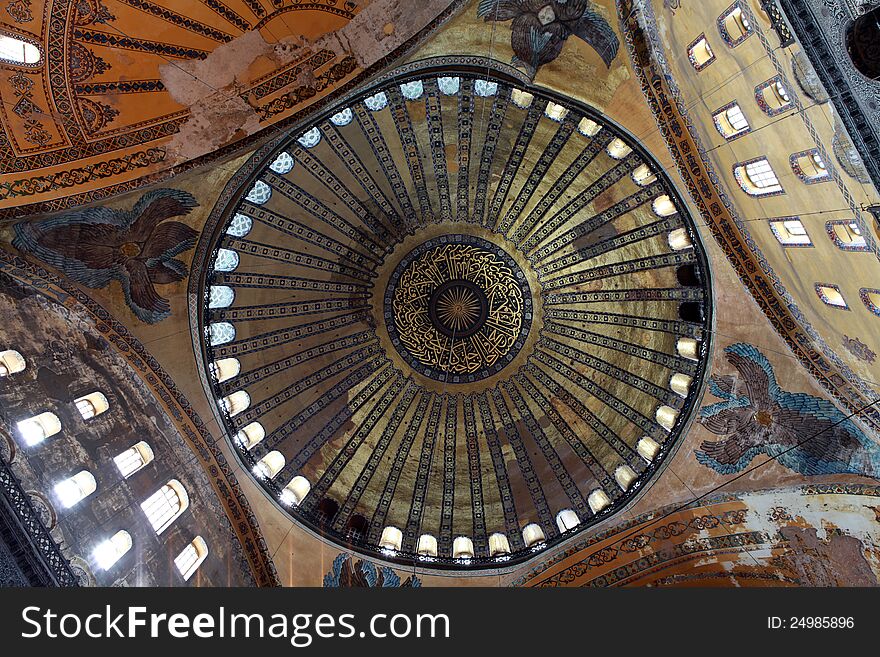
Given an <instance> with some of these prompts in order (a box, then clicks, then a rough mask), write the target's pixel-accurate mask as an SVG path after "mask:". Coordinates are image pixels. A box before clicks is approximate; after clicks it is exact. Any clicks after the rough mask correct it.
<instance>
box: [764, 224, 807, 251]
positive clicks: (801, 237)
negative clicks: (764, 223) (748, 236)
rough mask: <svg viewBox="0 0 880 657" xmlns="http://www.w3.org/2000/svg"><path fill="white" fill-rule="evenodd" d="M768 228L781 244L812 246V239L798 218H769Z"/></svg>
mask: <svg viewBox="0 0 880 657" xmlns="http://www.w3.org/2000/svg"><path fill="white" fill-rule="evenodd" d="M770 230H771V231H773V235H774V236H775V237H776V239H777V240H778V241H779V243H780V244H782V245H783V246H813V241H812V240H811V239H810V236H809V235H808V234H807V229H806V228H804V225H803V223H801V220H800V219H796V218H794V217H782V218H780V219H771V220H770Z"/></svg>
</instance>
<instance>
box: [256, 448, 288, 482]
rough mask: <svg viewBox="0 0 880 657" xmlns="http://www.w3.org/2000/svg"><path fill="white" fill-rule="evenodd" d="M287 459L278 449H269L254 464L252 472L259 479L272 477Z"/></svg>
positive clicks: (279, 470)
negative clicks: (269, 450)
mask: <svg viewBox="0 0 880 657" xmlns="http://www.w3.org/2000/svg"><path fill="white" fill-rule="evenodd" d="M286 462H287V460H286V459H285V458H284V454H282V453H281V452H279V451H277V450H276V451H271V452H269V453H268V454H266V455H265V456H264V457H263V458H261V459H260V460H259V461H258V462H257V464H256V465H255V466H254V474H255V475H256V476H257V477H259V478H260V479H272V478H273V477H274V476H275V475H277V474H278V473H279V472H281V469H282V468H283V467H284V464H285V463H286Z"/></svg>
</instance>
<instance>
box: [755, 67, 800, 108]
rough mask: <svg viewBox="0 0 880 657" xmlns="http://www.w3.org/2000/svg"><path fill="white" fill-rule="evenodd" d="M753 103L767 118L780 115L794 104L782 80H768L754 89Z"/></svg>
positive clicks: (776, 78)
mask: <svg viewBox="0 0 880 657" xmlns="http://www.w3.org/2000/svg"><path fill="white" fill-rule="evenodd" d="M755 102H756V103H758V107H760V108H761V110H763V111H764V112H765V113H766V114H767V115H768V116H776V115H777V114H781V113H782V112H784V111H785V110H787V109H788V108H790V107H792V106H793V105H794V103H793V102H792V100H791V95H790V94H789V93H788V89H787V88H786V86H785V84H784V83H783V82H782V78H780V77H778V76H777V77H775V78H770V79H769V80H767V81H766V82H763V83H761V84H759V85H758V86H757V87H755Z"/></svg>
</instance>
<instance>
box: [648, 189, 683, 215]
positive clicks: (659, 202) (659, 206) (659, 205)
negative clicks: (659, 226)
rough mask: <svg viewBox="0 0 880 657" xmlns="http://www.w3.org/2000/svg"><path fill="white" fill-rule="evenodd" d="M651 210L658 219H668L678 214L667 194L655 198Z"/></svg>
mask: <svg viewBox="0 0 880 657" xmlns="http://www.w3.org/2000/svg"><path fill="white" fill-rule="evenodd" d="M651 208H652V209H653V210H654V214H656V215H657V216H658V217H669V216H671V215H673V214H675V213H676V212H678V208H676V207H675V203H673V202H672V199H671V198H669V196H668V195H667V194H663V195H662V196H658V197H657V198H655V199H654V202H653V203H652V204H651Z"/></svg>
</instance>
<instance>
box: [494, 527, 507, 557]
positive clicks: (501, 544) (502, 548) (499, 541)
mask: <svg viewBox="0 0 880 657" xmlns="http://www.w3.org/2000/svg"><path fill="white" fill-rule="evenodd" d="M504 554H510V541H509V540H508V539H507V536H506V535H504V534H502V533H500V532H495V533H494V534H492V535H491V536H489V556H490V557H497V556H500V555H504Z"/></svg>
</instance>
